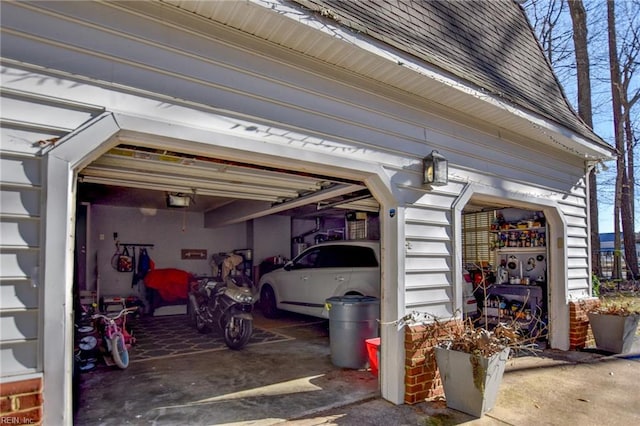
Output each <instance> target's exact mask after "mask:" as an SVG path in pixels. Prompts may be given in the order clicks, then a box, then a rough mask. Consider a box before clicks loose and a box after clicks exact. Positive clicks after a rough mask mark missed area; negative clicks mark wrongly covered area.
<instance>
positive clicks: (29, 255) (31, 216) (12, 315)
mask: <svg viewBox="0 0 640 426" xmlns="http://www.w3.org/2000/svg"><path fill="white" fill-rule="evenodd" d="M25 77H26V76H25V75H24V74H22V75H21V76H20V78H19V77H18V71H17V70H11V69H8V68H6V67H3V75H2V79H3V89H4V90H3V92H2V97H1V98H0V105H1V108H0V114H1V115H0V119H1V121H0V122H1V124H2V127H1V128H0V131H1V133H0V137H1V139H0V141H1V145H0V237H1V238H0V296H1V297H0V354H1V358H0V371H2V374H3V375H17V374H24V373H32V372H36V371H40V370H41V368H42V367H41V364H40V363H41V361H40V358H39V357H40V352H39V350H38V348H39V347H40V345H41V344H42V341H41V340H40V337H41V336H39V330H40V323H41V321H42V318H41V312H42V306H40V300H41V294H42V293H41V292H42V284H43V280H42V279H41V278H42V277H40V265H41V262H42V260H41V259H42V253H41V250H40V248H41V246H42V241H41V236H42V233H43V230H42V223H43V221H42V211H43V209H42V202H43V200H42V198H43V195H42V190H43V185H44V182H43V178H42V173H43V166H42V157H41V156H40V155H41V152H42V150H43V148H44V147H46V145H47V144H48V143H49V142H54V141H56V140H57V138H59V137H60V136H63V135H64V134H65V133H66V132H67V131H69V130H72V129H74V128H76V127H78V126H80V125H81V124H82V123H83V122H84V121H86V120H88V119H89V118H90V117H91V114H92V113H94V112H95V109H94V108H84V107H83V106H82V105H78V104H77V103H75V102H73V101H63V100H61V99H59V98H55V97H47V96H44V95H42V94H35V91H36V90H37V87H31V88H30V89H31V90H16V89H15V87H7V86H12V84H10V83H11V82H18V81H21V80H22V79H24V78H25ZM29 78H30V79H32V82H33V83H35V82H40V83H41V82H42V80H41V79H36V78H35V75H33V74H30V75H29ZM5 83H9V84H8V85H7V84H5ZM53 83H54V84H55V82H53ZM83 108H84V109H83ZM47 141H49V142H47Z"/></svg>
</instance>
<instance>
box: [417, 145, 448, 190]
mask: <svg viewBox="0 0 640 426" xmlns="http://www.w3.org/2000/svg"><path fill="white" fill-rule="evenodd" d="M422 173H423V182H424V183H426V184H428V185H432V186H442V185H446V184H447V182H448V174H449V167H448V164H447V159H446V158H444V157H443V156H442V155H441V154H440V153H439V152H438V151H436V150H433V151H431V154H429V155H427V156H426V157H425V158H424V159H423V160H422Z"/></svg>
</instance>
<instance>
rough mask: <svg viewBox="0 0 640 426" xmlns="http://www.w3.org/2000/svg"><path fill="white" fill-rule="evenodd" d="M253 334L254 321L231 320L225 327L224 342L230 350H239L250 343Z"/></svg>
mask: <svg viewBox="0 0 640 426" xmlns="http://www.w3.org/2000/svg"><path fill="white" fill-rule="evenodd" d="M251 333H253V321H249V320H246V319H243V318H236V319H233V318H229V320H228V321H227V322H226V324H225V326H224V342H225V343H226V344H227V346H228V347H229V348H230V349H233V350H238V349H241V348H242V347H243V346H244V345H246V344H247V343H248V342H249V339H250V338H251Z"/></svg>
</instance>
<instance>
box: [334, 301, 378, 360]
mask: <svg viewBox="0 0 640 426" xmlns="http://www.w3.org/2000/svg"><path fill="white" fill-rule="evenodd" d="M326 304H327V308H328V309H329V344H330V346H331V362H332V363H333V365H335V366H336V367H344V368H355V369H361V368H366V366H367V363H368V359H369V358H368V354H367V346H366V342H365V340H366V339H370V338H373V337H378V318H380V299H378V298H375V297H371V296H342V297H330V298H328V299H327V300H326Z"/></svg>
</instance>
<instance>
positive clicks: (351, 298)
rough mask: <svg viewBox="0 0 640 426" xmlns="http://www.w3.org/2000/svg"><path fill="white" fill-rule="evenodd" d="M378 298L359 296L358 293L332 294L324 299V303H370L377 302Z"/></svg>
mask: <svg viewBox="0 0 640 426" xmlns="http://www.w3.org/2000/svg"><path fill="white" fill-rule="evenodd" d="M379 301H380V299H378V298H377V297H373V296H361V295H359V294H347V295H345V296H334V297H330V298H328V299H327V300H325V302H326V303H371V302H379Z"/></svg>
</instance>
